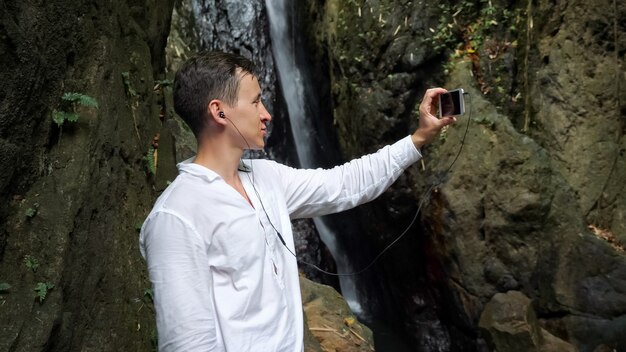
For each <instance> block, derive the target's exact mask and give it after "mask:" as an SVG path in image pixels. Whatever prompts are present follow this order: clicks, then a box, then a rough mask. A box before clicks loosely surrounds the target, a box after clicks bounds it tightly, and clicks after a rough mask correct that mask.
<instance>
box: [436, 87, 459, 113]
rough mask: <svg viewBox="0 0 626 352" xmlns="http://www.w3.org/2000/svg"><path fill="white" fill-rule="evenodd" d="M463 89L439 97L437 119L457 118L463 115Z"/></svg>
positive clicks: (450, 91)
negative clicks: (445, 117)
mask: <svg viewBox="0 0 626 352" xmlns="http://www.w3.org/2000/svg"><path fill="white" fill-rule="evenodd" d="M463 93H464V92H463V89H462V88H459V89H454V90H449V91H448V93H444V94H440V95H439V117H440V118H441V117H444V116H459V115H463V114H465V101H464V100H463Z"/></svg>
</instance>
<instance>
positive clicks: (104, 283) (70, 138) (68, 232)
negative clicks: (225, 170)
mask: <svg viewBox="0 0 626 352" xmlns="http://www.w3.org/2000/svg"><path fill="white" fill-rule="evenodd" d="M172 8H173V1H159V2H156V1H150V0H147V1H132V2H126V1H110V2H107V4H106V6H103V5H102V2H101V1H79V2H69V1H56V2H54V3H46V2H41V1H6V2H3V3H2V14H1V15H0V52H1V53H2V54H1V55H0V63H1V64H2V67H3V68H4V69H3V70H1V71H0V77H1V78H2V82H3V84H2V85H1V86H0V102H1V103H0V155H2V157H0V169H2V170H3V171H1V172H0V198H1V199H2V200H3V201H2V202H0V253H2V255H0V277H1V278H2V279H1V281H2V282H6V283H8V284H10V285H11V288H10V289H9V290H8V291H6V292H2V298H1V300H2V302H3V303H2V306H3V308H2V309H1V310H0V320H1V321H2V322H4V323H3V324H2V326H1V327H0V330H1V332H0V350H16V351H35V350H42V349H46V350H50V351H56V350H62V351H67V350H92V349H97V350H102V351H122V350H123V351H139V350H150V349H151V333H152V332H153V331H154V329H155V327H154V318H153V316H152V314H151V313H150V308H149V306H150V300H149V297H148V296H144V292H145V291H146V289H148V288H149V283H148V281H147V278H146V275H145V263H144V262H143V260H142V259H141V256H140V255H139V248H138V243H137V242H138V241H137V235H138V233H137V230H136V227H137V224H141V222H142V221H143V219H144V218H145V216H146V214H147V210H148V209H150V207H151V205H152V201H153V199H154V195H155V193H154V192H153V188H152V187H153V186H154V183H153V182H152V177H153V175H151V174H150V172H149V171H148V168H147V167H146V166H147V165H146V160H145V156H146V154H147V152H148V149H149V148H150V145H151V141H152V140H153V138H154V136H155V134H156V133H157V132H158V131H159V129H160V127H161V121H160V120H159V113H160V110H161V101H160V98H161V97H160V95H159V94H158V92H155V91H154V90H153V87H154V85H155V81H156V80H159V79H162V78H163V76H162V74H163V72H164V65H165V62H164V52H163V47H164V45H165V39H166V38H167V34H168V32H169V21H170V15H171V11H172ZM67 92H75V93H81V94H86V95H89V96H91V97H93V98H94V99H95V100H96V101H97V102H98V108H97V109H96V108H87V107H85V106H74V107H71V106H68V105H67V104H65V105H64V102H63V99H62V96H63V94H64V93H67ZM54 109H56V110H63V111H67V110H73V111H74V112H76V113H77V114H78V119H77V121H75V122H70V121H66V122H64V123H63V124H62V127H61V128H60V127H59V126H58V125H57V124H56V123H54V122H53V120H52V116H51V115H52V111H53V110H54ZM11 164H12V166H11V167H7V166H9V165H11ZM5 167H6V168H5ZM27 214H28V215H27ZM25 258H27V259H28V260H27V261H25ZM26 262H28V263H29V264H28V265H26ZM35 262H36V263H38V265H36V267H35V265H33V263H35ZM42 287H45V288H46V289H45V290H44V289H42ZM36 288H39V290H38V292H37V291H35V289H36ZM44 291H45V292H44ZM44 293H45V297H44ZM36 295H39V297H36Z"/></svg>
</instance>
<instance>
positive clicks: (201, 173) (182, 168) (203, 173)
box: [176, 156, 221, 182]
mask: <svg viewBox="0 0 626 352" xmlns="http://www.w3.org/2000/svg"><path fill="white" fill-rule="evenodd" d="M195 158H196V157H195V156H193V157H191V158H189V159H187V160H185V161H182V162H180V163H178V164H177V165H176V167H177V168H178V172H179V173H180V174H183V173H188V174H190V175H194V176H198V177H201V178H204V179H206V180H207V181H208V182H212V181H215V180H216V179H217V178H221V176H220V175H218V174H217V173H216V172H215V171H213V170H211V169H209V168H207V167H205V166H202V165H200V164H196V163H194V162H193V161H194V159H195Z"/></svg>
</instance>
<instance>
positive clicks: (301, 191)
mask: <svg viewBox="0 0 626 352" xmlns="http://www.w3.org/2000/svg"><path fill="white" fill-rule="evenodd" d="M444 92H446V90H444V89H441V88H437V89H430V90H428V91H427V92H426V95H425V97H424V100H423V101H422V103H421V105H420V121H419V128H418V129H417V131H416V132H415V133H413V134H412V135H411V136H407V137H406V138H404V139H402V140H400V141H399V142H396V143H395V144H393V145H391V146H387V147H385V148H383V149H381V150H379V151H378V152H376V153H374V154H371V155H368V156H364V157H362V158H360V159H356V160H353V161H351V162H349V163H347V164H345V165H342V166H338V167H335V168H333V169H329V170H321V169H318V170H296V169H292V168H290V167H287V166H284V165H280V164H278V163H276V162H273V161H268V160H248V161H245V164H243V162H242V161H241V156H242V153H243V151H244V149H261V148H263V146H264V144H265V141H264V137H265V136H266V134H267V124H268V123H269V122H270V121H271V120H272V117H271V116H270V114H269V113H268V112H267V110H266V109H265V106H264V105H263V102H262V101H261V89H260V87H259V82H258V81H257V78H256V76H255V68H254V65H253V64H252V63H251V62H250V61H249V60H247V59H245V58H243V57H240V56H236V55H232V54H226V53H219V52H212V53H201V54H199V55H197V56H195V57H193V58H191V59H189V60H188V61H187V62H186V63H185V64H184V66H183V67H182V68H181V69H180V70H179V72H178V73H177V74H176V78H175V81H174V108H175V110H176V112H177V113H178V114H179V115H180V116H181V117H182V118H183V119H184V120H185V122H186V123H187V124H188V125H189V127H190V128H191V130H192V131H193V132H194V134H195V136H196V138H197V141H198V151H197V155H196V156H195V157H194V158H192V159H189V160H187V161H185V162H182V163H180V164H179V165H178V168H179V171H180V174H179V176H178V177H177V178H176V179H175V180H174V182H172V184H171V185H170V186H169V187H168V188H167V189H166V190H165V191H164V192H163V194H162V195H161V196H160V197H159V199H158V200H157V202H156V204H155V206H154V208H153V210H152V212H151V213H150V214H149V216H148V218H147V220H146V221H145V223H144V226H143V228H142V231H141V235H140V242H141V251H142V255H143V256H144V257H145V258H146V260H147V264H148V270H149V275H150V280H151V281H152V287H153V291H154V304H155V308H156V317H157V328H158V337H159V349H160V350H161V351H234V352H244V351H264V352H267V351H289V352H300V351H302V350H303V317H302V304H301V298H300V287H299V281H298V268H297V262H296V258H295V256H294V255H293V254H292V253H291V252H294V251H295V250H294V241H293V236H292V230H291V222H290V219H294V218H303V217H314V216H321V215H325V214H329V213H334V212H339V211H342V210H346V209H349V208H352V207H355V206H357V205H359V204H362V203H364V202H367V201H370V200H372V199H374V198H375V197H377V196H378V195H380V194H381V193H382V192H383V191H384V190H385V189H386V188H387V187H389V185H391V184H392V183H393V182H394V181H395V180H396V178H397V177H398V176H399V175H400V174H401V173H402V172H403V171H404V169H405V168H407V167H408V166H409V165H411V164H412V163H414V162H415V161H417V160H418V159H419V158H420V157H421V155H420V153H419V149H420V148H421V147H422V146H423V145H424V144H425V143H427V142H428V141H430V140H431V139H432V138H433V137H434V136H435V135H436V134H437V133H438V132H439V131H440V129H441V128H442V127H443V126H445V125H448V124H450V123H452V122H453V121H454V119H453V118H451V117H446V118H443V119H437V118H436V117H434V116H433V112H434V111H435V110H434V101H435V98H436V97H437V96H438V95H439V94H441V93H444ZM242 164H243V165H242ZM290 251H291V252H290Z"/></svg>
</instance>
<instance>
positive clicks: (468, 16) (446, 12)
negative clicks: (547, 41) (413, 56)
mask: <svg viewBox="0 0 626 352" xmlns="http://www.w3.org/2000/svg"><path fill="white" fill-rule="evenodd" d="M439 10H440V13H441V16H440V17H439V21H438V25H437V27H436V28H430V31H431V32H432V33H433V36H432V37H430V38H428V39H427V40H426V41H427V42H428V43H430V44H431V45H432V46H433V48H434V49H435V50H445V49H449V50H452V51H453V52H454V54H453V57H459V56H462V55H471V54H475V53H476V51H477V50H478V49H479V48H480V47H482V46H483V44H484V43H485V42H486V41H487V40H489V39H490V38H494V37H496V36H497V35H498V34H500V33H503V32H506V31H508V32H511V33H514V32H516V31H517V24H518V23H519V21H520V18H521V17H520V15H521V10H520V9H511V8H510V7H508V6H506V5H505V4H501V3H498V2H497V1H496V0H494V1H492V0H479V2H478V4H476V2H472V1H468V0H464V1H460V2H455V3H452V4H449V3H441V4H439ZM496 45H497V44H496Z"/></svg>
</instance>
